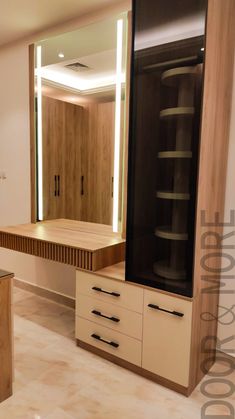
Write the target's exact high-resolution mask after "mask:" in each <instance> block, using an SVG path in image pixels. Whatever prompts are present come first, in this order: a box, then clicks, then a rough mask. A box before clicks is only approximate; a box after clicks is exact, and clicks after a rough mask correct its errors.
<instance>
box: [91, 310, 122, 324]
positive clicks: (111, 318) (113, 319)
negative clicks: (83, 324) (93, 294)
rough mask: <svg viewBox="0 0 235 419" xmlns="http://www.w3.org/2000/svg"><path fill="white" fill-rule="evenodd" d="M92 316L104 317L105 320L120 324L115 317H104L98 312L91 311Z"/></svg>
mask: <svg viewBox="0 0 235 419" xmlns="http://www.w3.org/2000/svg"><path fill="white" fill-rule="evenodd" d="M92 314H95V315H96V316H99V317H104V318H105V319H108V320H111V321H112V322H115V323H119V322H120V319H118V318H117V317H109V316H105V315H104V314H102V313H101V312H100V311H98V310H92Z"/></svg>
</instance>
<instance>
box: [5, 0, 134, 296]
mask: <svg viewBox="0 0 235 419" xmlns="http://www.w3.org/2000/svg"><path fill="white" fill-rule="evenodd" d="M130 4H131V3H130V1H129V0H124V1H121V2H120V3H116V4H115V5H112V6H110V7H106V8H105V9H102V10H100V11H99V12H98V13H97V12H96V13H93V14H89V15H85V16H81V17H78V18H75V19H73V20H71V21H70V22H67V23H66V24H63V25H60V26H57V27H54V28H51V30H50V31H47V32H44V33H43V34H42V33H41V34H37V35H35V36H33V37H32V38H31V39H27V40H25V41H24V42H23V41H22V42H18V43H15V44H14V45H12V46H10V45H9V46H7V47H5V48H2V49H0V173H1V171H5V172H6V175H7V179H6V180H4V181H2V182H1V180H0V225H1V226H9V225H16V224H23V223H29V222H30V219H31V215H30V137H29V73H28V45H29V44H30V43H32V42H35V41H37V40H40V39H45V37H47V36H50V35H52V34H53V35H55V34H60V33H63V32H66V31H70V30H74V29H77V28H79V27H80V26H84V25H88V24H90V23H93V22H94V21H96V20H102V19H105V18H108V17H110V16H113V15H114V14H118V13H121V12H123V11H126V10H128V9H130ZM0 267H1V269H5V270H10V271H13V272H14V273H15V276H16V277H17V278H19V279H22V280H24V281H26V282H30V283H33V284H36V285H38V286H40V287H42V288H46V289H50V290H52V291H55V292H58V293H60V294H63V295H67V296H70V297H75V268H73V267H71V266H66V265H63V264H58V263H55V262H51V261H47V260H44V259H40V258H35V257H33V256H29V255H24V254H21V253H18V252H13V251H8V250H6V249H0Z"/></svg>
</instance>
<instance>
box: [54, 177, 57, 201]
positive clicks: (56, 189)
mask: <svg viewBox="0 0 235 419" xmlns="http://www.w3.org/2000/svg"><path fill="white" fill-rule="evenodd" d="M54 179H55V196H57V176H56V175H55V178H54Z"/></svg>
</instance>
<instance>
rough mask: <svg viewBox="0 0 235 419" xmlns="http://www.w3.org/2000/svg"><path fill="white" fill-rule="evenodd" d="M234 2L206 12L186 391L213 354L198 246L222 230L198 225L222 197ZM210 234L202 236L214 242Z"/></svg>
mask: <svg viewBox="0 0 235 419" xmlns="http://www.w3.org/2000/svg"><path fill="white" fill-rule="evenodd" d="M234 22H235V1H234V0H226V1H223V2H221V1H219V0H209V2H208V16H207V39H206V48H205V51H206V61H205V84H204V103H203V117H202V131H201V152H200V164H199V181H198V184H199V189H198V202H197V220H196V248H195V269H194V295H195V302H194V305H193V325H192V331H193V336H192V351H191V352H192V353H191V380H190V381H191V391H192V389H193V388H194V387H195V386H196V385H197V383H198V382H199V381H200V380H201V378H202V377H203V375H204V374H203V372H202V369H201V366H202V363H203V361H204V360H205V359H207V358H209V357H211V358H212V361H211V364H212V363H213V361H214V359H215V345H216V339H214V340H213V339H211V340H210V342H208V344H207V349H208V350H209V351H211V353H210V354H208V353H205V351H203V349H202V347H201V345H202V341H203V339H204V338H206V337H208V336H214V337H216V336H217V320H216V318H217V313H218V302H219V293H218V292H217V293H214V294H208V293H203V287H205V284H204V283H203V282H204V281H203V280H202V277H203V275H208V274H209V275H212V277H213V275H214V274H213V273H212V272H208V271H206V270H205V269H203V266H202V263H201V261H202V257H203V256H205V255H207V254H208V252H209V253H211V252H214V251H215V250H211V251H208V250H204V249H202V246H201V236H202V234H203V233H204V232H209V231H211V232H213V233H215V232H216V233H219V234H222V227H221V226H218V227H213V226H211V227H208V226H207V227H202V225H201V211H203V210H205V212H206V219H207V221H208V222H213V221H214V220H215V213H216V212H218V213H219V219H220V221H221V222H223V216H224V196H225V182H226V166H227V154H228V143H229V130H230V118H231V95H232V88H231V86H232V84H233V68H234V45H235V25H234ZM214 241H215V237H212V236H211V237H210V238H209V239H208V240H207V243H208V244H212V242H213V244H214ZM208 266H209V267H210V268H211V269H215V270H217V271H218V273H219V271H220V267H221V258H210V260H208ZM204 312H209V313H211V316H214V318H215V320H214V321H203V320H201V319H200V316H201V313H204Z"/></svg>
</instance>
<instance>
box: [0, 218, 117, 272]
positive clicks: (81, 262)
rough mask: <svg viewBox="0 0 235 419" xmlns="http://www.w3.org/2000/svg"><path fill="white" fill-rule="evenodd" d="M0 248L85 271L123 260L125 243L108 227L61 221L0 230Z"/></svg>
mask: <svg viewBox="0 0 235 419" xmlns="http://www.w3.org/2000/svg"><path fill="white" fill-rule="evenodd" d="M0 247H4V248H6V249H11V250H16V251H18V252H21V253H27V254H29V255H34V256H38V257H41V258H44V259H49V260H53V261H56V262H61V263H65V264H68V265H72V266H75V267H76V268H81V269H85V270H88V271H96V270H99V269H102V268H105V267H106V266H110V265H114V264H115V263H119V262H122V261H123V260H124V258H125V240H123V239H122V238H121V237H120V235H118V234H116V233H113V232H112V227H111V226H107V225H103V224H95V223H86V222H83V221H73V220H64V219H59V220H52V221H43V222H40V223H36V224H23V225H18V226H13V227H5V228H3V227H1V228H0Z"/></svg>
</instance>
